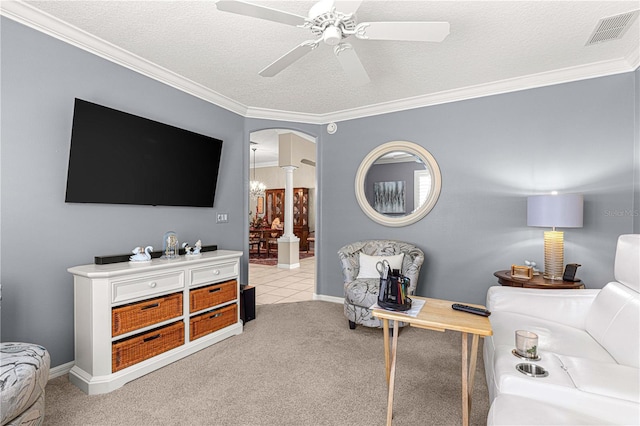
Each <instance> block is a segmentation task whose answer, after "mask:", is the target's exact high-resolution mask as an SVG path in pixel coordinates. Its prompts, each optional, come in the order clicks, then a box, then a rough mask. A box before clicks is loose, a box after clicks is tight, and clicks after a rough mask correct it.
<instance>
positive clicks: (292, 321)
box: [45, 301, 489, 426]
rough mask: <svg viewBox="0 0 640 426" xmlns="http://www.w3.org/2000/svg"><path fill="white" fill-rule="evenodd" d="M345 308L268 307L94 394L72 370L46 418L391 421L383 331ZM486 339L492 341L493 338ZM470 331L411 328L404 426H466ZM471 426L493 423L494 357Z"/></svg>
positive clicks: (403, 385)
mask: <svg viewBox="0 0 640 426" xmlns="http://www.w3.org/2000/svg"><path fill="white" fill-rule="evenodd" d="M342 309H343V307H342V305H339V304H335V303H329V302H321V301H308V302H297V303H287V304H275V305H259V306H258V307H257V315H256V317H257V318H256V319H255V320H253V321H250V322H248V323H247V324H246V326H245V328H244V332H243V333H242V334H241V335H239V336H234V337H232V338H229V339H226V340H225V341H222V342H220V343H218V344H216V345H213V346H211V347H209V348H207V349H204V350H202V351H200V352H198V353H195V354H193V355H191V356H189V357H187V358H185V359H182V360H180V361H178V362H175V363H173V364H171V365H168V366H166V367H164V368H162V369H160V370H157V371H155V372H153V373H151V374H148V375H146V376H144V377H141V378H139V379H137V380H135V381H133V382H130V383H127V384H126V385H124V386H123V387H122V388H120V389H117V390H115V391H113V392H111V393H109V394H104V395H94V396H87V395H85V394H84V393H82V391H80V390H79V389H77V388H76V387H75V386H73V385H72V384H71V383H70V382H69V381H68V377H67V375H65V376H61V377H58V378H55V379H53V380H51V381H50V382H49V384H48V385H47V387H46V417H45V424H46V425H225V426H226V425H292V426H293V425H295V426H299V425H367V426H370V425H383V424H385V419H386V407H387V386H386V381H385V374H384V348H383V343H382V330H379V329H370V328H367V327H361V326H359V327H358V328H357V329H355V330H349V327H348V323H347V320H346V318H345V317H344V315H343V313H342ZM481 340H482V339H481ZM460 348H461V335H460V333H456V332H445V333H440V332H436V331H428V330H419V329H415V328H405V329H403V330H401V332H400V334H399V337H398V363H397V373H396V390H395V403H394V420H393V424H394V425H395V426H402V425H459V424H460V423H461V419H462V414H461V413H462V408H461V406H462V402H461V401H462V400H461V394H462V391H461V379H460V376H461V354H460ZM479 352H480V353H479V354H478V369H477V372H476V380H475V386H474V393H473V407H472V410H471V424H474V425H484V424H486V418H487V413H488V410H489V401H488V392H487V386H486V382H485V376H484V368H483V363H482V349H481V348H480V351H479Z"/></svg>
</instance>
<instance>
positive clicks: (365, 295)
mask: <svg viewBox="0 0 640 426" xmlns="http://www.w3.org/2000/svg"><path fill="white" fill-rule="evenodd" d="M361 254H363V255H365V256H362V255H361ZM400 254H404V256H400V257H402V260H401V265H402V266H401V272H402V274H403V275H404V276H406V277H408V278H409V279H410V280H411V281H410V286H409V295H412V294H415V290H416V287H417V285H418V275H419V273H420V268H421V267H422V262H424V253H423V251H422V250H420V249H419V248H418V247H416V246H414V245H413V244H409V243H405V242H402V241H394V240H369V241H358V242H355V243H352V244H348V245H346V246H344V247H342V248H341V249H340V250H338V256H339V257H340V262H341V264H342V274H343V276H344V314H345V316H346V317H347V319H348V320H349V328H351V329H352V330H353V329H354V328H356V324H362V325H365V326H367V327H382V321H381V320H379V319H378V318H374V317H373V316H372V315H371V309H369V308H370V307H371V306H372V305H373V304H375V303H376V302H377V300H378V290H379V287H380V277H379V275H376V274H373V275H372V274H371V273H369V274H363V272H364V269H365V267H364V265H363V268H362V269H363V270H362V271H361V265H360V259H361V258H362V259H363V260H364V259H367V262H369V261H370V259H371V258H369V257H367V256H394V255H400ZM374 260H375V259H374ZM368 268H369V267H368V266H367V269H368ZM400 325H402V324H400Z"/></svg>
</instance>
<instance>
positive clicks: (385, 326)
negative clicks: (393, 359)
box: [382, 318, 391, 388]
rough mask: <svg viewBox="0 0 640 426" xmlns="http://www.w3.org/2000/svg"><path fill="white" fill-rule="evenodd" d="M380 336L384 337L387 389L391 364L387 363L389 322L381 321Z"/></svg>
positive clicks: (386, 320)
mask: <svg viewBox="0 0 640 426" xmlns="http://www.w3.org/2000/svg"><path fill="white" fill-rule="evenodd" d="M382 335H383V336H384V368H385V372H386V375H387V388H388V387H389V372H390V371H391V364H390V361H389V320H388V319H386V318H385V319H383V320H382Z"/></svg>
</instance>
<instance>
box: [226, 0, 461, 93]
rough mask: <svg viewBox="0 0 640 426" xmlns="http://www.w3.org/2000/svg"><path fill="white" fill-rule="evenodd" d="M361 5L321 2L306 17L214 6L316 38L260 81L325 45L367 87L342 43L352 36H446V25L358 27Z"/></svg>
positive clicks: (348, 0) (353, 0) (357, 0)
mask: <svg viewBox="0 0 640 426" xmlns="http://www.w3.org/2000/svg"><path fill="white" fill-rule="evenodd" d="M361 3H362V0H321V1H320V2H318V3H316V4H315V5H314V6H313V7H312V8H311V9H310V10H309V16H308V17H304V16H301V15H296V14H293V13H289V12H284V11H281V10H277V9H272V8H270V7H266V6H260V5H258V4H254V3H246V2H243V1H239V0H219V1H218V2H217V3H216V6H217V8H218V9H219V10H221V11H225V12H231V13H237V14H239V15H246V16H251V17H254V18H259V19H266V20H268V21H274V22H279V23H282V24H286V25H293V26H297V27H301V28H305V29H309V30H311V32H312V33H313V35H314V36H315V37H316V39H314V40H307V41H304V42H302V43H300V44H299V45H297V46H296V47H294V48H293V49H291V50H290V51H289V52H287V53H285V54H284V55H283V56H282V57H280V58H278V59H277V60H276V61H275V62H273V63H272V64H270V65H268V66H267V67H266V68H264V69H263V70H262V71H260V72H259V74H260V75H261V76H263V77H273V76H275V75H276V74H278V73H279V72H280V71H282V70H284V69H285V68H287V67H288V66H289V65H291V64H293V63H294V62H296V61H297V60H299V59H300V58H302V57H303V56H304V55H306V54H307V53H309V52H310V51H312V50H313V49H315V48H316V47H318V46H319V45H320V43H321V42H324V43H325V44H327V45H329V46H333V52H334V54H335V55H336V57H337V58H338V62H340V65H341V66H342V68H343V69H344V71H345V72H346V74H347V76H348V77H349V79H350V80H351V81H352V82H353V83H355V84H359V85H360V84H366V83H368V82H369V81H370V79H369V75H368V74H367V71H366V70H365V69H364V67H363V66H362V63H361V62H360V59H359V58H358V55H357V54H356V52H355V50H354V49H353V46H351V44H349V43H347V42H345V40H346V39H347V38H348V37H351V36H355V37H356V38H358V39H361V40H399V41H430V42H440V41H442V40H444V39H445V38H446V37H447V35H449V23H448V22H360V23H357V21H356V16H355V13H356V11H357V10H358V8H359V7H360V4H361Z"/></svg>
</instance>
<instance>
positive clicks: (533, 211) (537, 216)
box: [527, 194, 584, 280]
mask: <svg viewBox="0 0 640 426" xmlns="http://www.w3.org/2000/svg"><path fill="white" fill-rule="evenodd" d="M583 205H584V200H583V197H582V194H563V195H557V194H552V195H534V196H531V197H527V225H528V226H541V227H545V228H552V230H551V231H545V233H544V277H545V278H549V279H552V280H561V279H562V274H563V267H564V232H562V231H556V227H558V228H582V214H583Z"/></svg>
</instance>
